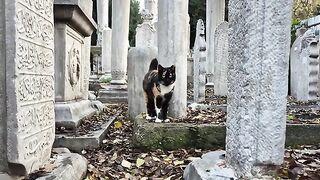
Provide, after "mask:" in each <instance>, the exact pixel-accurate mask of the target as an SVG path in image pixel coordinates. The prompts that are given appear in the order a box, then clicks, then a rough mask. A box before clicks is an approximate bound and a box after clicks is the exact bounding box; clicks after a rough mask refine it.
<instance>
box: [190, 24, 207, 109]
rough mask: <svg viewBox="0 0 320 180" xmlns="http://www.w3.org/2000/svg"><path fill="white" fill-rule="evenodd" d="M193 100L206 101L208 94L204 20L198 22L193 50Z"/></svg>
mask: <svg viewBox="0 0 320 180" xmlns="http://www.w3.org/2000/svg"><path fill="white" fill-rule="evenodd" d="M193 64H194V66H193V67H194V71H193V87H194V88H193V89H194V93H193V98H194V102H197V103H198V102H203V101H205V93H206V40H205V27H204V23H203V20H202V19H199V20H198V22H197V30H196V39H195V42H194V48H193Z"/></svg>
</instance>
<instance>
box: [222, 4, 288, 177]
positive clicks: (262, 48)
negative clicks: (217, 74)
mask: <svg viewBox="0 0 320 180" xmlns="http://www.w3.org/2000/svg"><path fill="white" fill-rule="evenodd" d="M292 4H293V2H292V0H268V1H265V0H247V1H243V0H232V1H230V2H229V27H230V32H229V61H228V109H227V111H228V114H227V137H226V151H227V154H226V159H227V165H228V166H229V167H232V169H233V170H234V171H235V173H236V175H237V177H238V178H241V179H242V178H243V179H253V178H254V177H261V175H267V174H269V175H270V174H273V173H275V169H276V168H277V166H278V165H281V164H282V163H283V157H284V145H285V131H286V108H287V94H288V67H289V50H290V32H291V14H292ZM268 178H270V177H268Z"/></svg>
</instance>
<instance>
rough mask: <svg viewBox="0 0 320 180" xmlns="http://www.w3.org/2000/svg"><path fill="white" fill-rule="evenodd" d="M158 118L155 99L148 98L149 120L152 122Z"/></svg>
mask: <svg viewBox="0 0 320 180" xmlns="http://www.w3.org/2000/svg"><path fill="white" fill-rule="evenodd" d="M156 118H157V112H156V108H155V103H154V98H152V97H148V98H147V118H146V119H147V120H149V121H151V120H154V119H156Z"/></svg>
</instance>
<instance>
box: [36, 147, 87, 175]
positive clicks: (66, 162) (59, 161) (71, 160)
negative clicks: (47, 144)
mask: <svg viewBox="0 0 320 180" xmlns="http://www.w3.org/2000/svg"><path fill="white" fill-rule="evenodd" d="M53 151H54V149H53ZM87 165H88V161H87V159H86V158H84V157H83V156H81V155H80V154H76V153H70V152H68V151H64V152H61V153H59V154H55V155H53V158H51V159H50V164H49V167H55V169H54V170H53V171H52V172H50V173H49V174H48V175H46V176H43V177H39V178H37V179H36V180H48V179H50V180H62V179H63V180H82V179H83V178H84V177H85V175H86V173H87ZM45 167H46V166H45Z"/></svg>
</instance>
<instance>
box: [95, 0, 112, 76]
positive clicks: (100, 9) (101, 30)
mask: <svg viewBox="0 0 320 180" xmlns="http://www.w3.org/2000/svg"><path fill="white" fill-rule="evenodd" d="M97 18H98V31H97V35H98V38H97V46H99V47H102V53H101V54H102V56H99V58H98V60H99V64H101V70H99V71H98V74H105V73H106V74H109V75H110V73H111V37H112V36H111V35H112V30H111V29H110V28H109V21H108V20H109V0H97Z"/></svg>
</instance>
